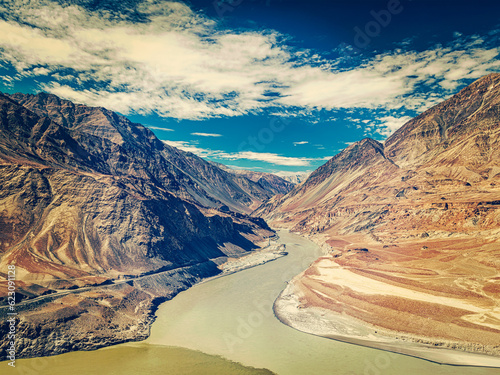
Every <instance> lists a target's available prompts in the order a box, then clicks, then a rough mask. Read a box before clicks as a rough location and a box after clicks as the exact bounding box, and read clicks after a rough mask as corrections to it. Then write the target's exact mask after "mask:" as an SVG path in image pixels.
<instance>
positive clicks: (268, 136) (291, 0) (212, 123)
mask: <svg viewBox="0 0 500 375" xmlns="http://www.w3.org/2000/svg"><path fill="white" fill-rule="evenodd" d="M499 37H500V2H499V1H497V0H494V1H484V0H475V1H462V0H441V1H440V0H433V1H430V0H427V1H424V0H422V1H419V0H386V1H378V0H373V1H368V0H364V1H358V0H350V1H348V0H339V1H336V0H330V1H315V0H310V1H295V0H192V1H184V2H183V1H158V0H121V1H116V0H103V1H95V0H71V1H67V0H4V1H3V2H2V3H0V91H2V92H6V93H14V92H23V93H38V92H41V91H45V92H49V93H52V94H55V95H58V96H60V97H62V98H64V99H68V100H72V101H74V102H77V103H83V104H86V105H90V106H102V107H106V108H108V109H111V110H113V111H116V112H118V113H120V114H123V115H125V116H127V117H128V118H130V119H131V120H132V121H134V122H138V123H141V124H143V125H145V126H148V127H149V128H150V129H152V130H153V131H154V132H155V134H156V135H157V136H158V138H159V139H161V140H163V141H165V142H166V143H168V144H170V145H173V146H176V147H179V148H181V149H183V150H186V151H190V152H193V153H195V154H197V155H199V156H201V157H203V158H205V159H208V160H213V161H216V162H219V163H223V164H226V165H229V166H232V167H234V168H245V169H252V170H256V171H264V172H273V173H278V172H282V173H296V172H304V171H312V170H314V169H316V168H317V167H319V166H320V165H322V164H324V163H325V162H326V161H327V160H329V159H330V158H331V157H332V156H333V155H335V154H337V153H338V152H340V151H341V150H342V149H344V148H345V147H347V146H348V145H350V144H352V143H353V142H356V141H359V140H361V139H363V138H365V137H371V138H374V139H376V140H378V141H381V142H383V141H384V140H385V139H386V138H387V137H388V136H390V135H391V134H392V133H393V132H394V131H395V130H397V129H398V128H399V127H400V126H402V125H403V124H404V123H405V122H407V121H408V120H410V119H411V118H412V117H414V116H416V115H418V114H419V113H421V112H423V111H425V110H426V109H428V108H430V107H432V106H433V105H435V104H437V103H439V102H441V101H443V100H445V99H447V98H449V97H450V96H451V95H453V94H455V93H457V92H458V91H459V90H460V89H462V88H463V87H465V86H466V85H468V84H470V83H471V82H473V81H474V80H476V79H478V78H480V77H482V76H483V75H486V74H488V73H491V72H500V59H499V53H500V40H499Z"/></svg>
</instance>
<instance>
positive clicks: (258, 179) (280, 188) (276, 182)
mask: <svg viewBox="0 0 500 375" xmlns="http://www.w3.org/2000/svg"><path fill="white" fill-rule="evenodd" d="M211 163H212V164H214V165H216V166H217V167H219V168H220V169H223V170H225V171H226V172H229V173H231V174H234V175H236V176H240V177H243V178H245V179H248V180H250V181H253V182H255V183H256V184H258V185H259V186H260V187H262V189H264V190H265V191H269V192H271V193H272V194H273V195H277V194H286V193H288V192H289V191H290V190H292V188H293V187H294V186H295V183H292V182H290V181H287V180H285V179H284V178H282V177H279V176H277V175H275V174H272V173H265V172H255V171H249V170H245V169H232V168H230V167H227V166H225V165H224V164H220V163H215V162H211ZM269 198H271V196H270V197H269ZM269 198H268V199H269ZM266 200H267V199H266Z"/></svg>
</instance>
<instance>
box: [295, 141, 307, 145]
mask: <svg viewBox="0 0 500 375" xmlns="http://www.w3.org/2000/svg"><path fill="white" fill-rule="evenodd" d="M308 143H309V142H307V141H300V142H293V145H294V146H297V145H306V144H308Z"/></svg>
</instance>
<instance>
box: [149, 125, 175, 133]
mask: <svg viewBox="0 0 500 375" xmlns="http://www.w3.org/2000/svg"><path fill="white" fill-rule="evenodd" d="M144 126H146V127H148V128H149V129H154V130H163V131H166V132H173V131H175V130H174V129H169V128H161V127H159V126H150V125H144Z"/></svg>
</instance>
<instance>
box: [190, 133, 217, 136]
mask: <svg viewBox="0 0 500 375" xmlns="http://www.w3.org/2000/svg"><path fill="white" fill-rule="evenodd" d="M191 135H196V136H198V137H222V134H214V133H191Z"/></svg>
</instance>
